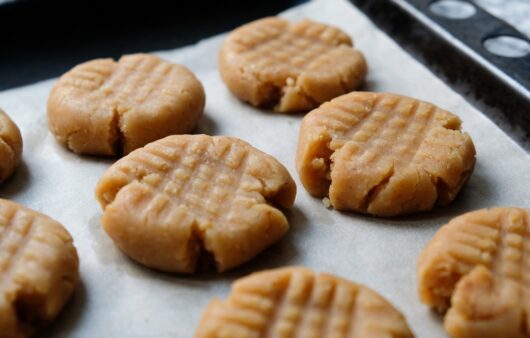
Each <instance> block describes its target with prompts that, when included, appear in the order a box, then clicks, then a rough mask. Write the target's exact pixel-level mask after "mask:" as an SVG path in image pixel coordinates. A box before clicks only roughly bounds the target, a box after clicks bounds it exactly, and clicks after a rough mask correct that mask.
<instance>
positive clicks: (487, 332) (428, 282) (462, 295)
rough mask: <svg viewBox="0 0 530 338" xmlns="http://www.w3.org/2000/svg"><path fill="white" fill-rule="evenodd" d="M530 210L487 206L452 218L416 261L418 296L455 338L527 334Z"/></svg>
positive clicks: (528, 334) (516, 336) (529, 287)
mask: <svg viewBox="0 0 530 338" xmlns="http://www.w3.org/2000/svg"><path fill="white" fill-rule="evenodd" d="M529 248H530V210H529V209H522V208H492V209H482V210H477V211H473V212H469V213H466V214H464V215H461V216H458V217H456V218H454V219H452V220H451V221H450V222H449V223H448V224H446V225H444V226H443V227H442V228H440V230H438V232H437V233H436V234H435V235H434V237H433V238H432V240H431V241H430V242H429V244H428V245H427V246H426V247H425V249H424V250H423V252H422V254H421V255H420V258H419V260H418V267H417V278H418V290H419V296H420V300H421V301H422V302H423V303H425V304H427V305H429V306H431V307H433V308H435V309H437V310H438V311H440V312H445V311H447V310H449V311H448V312H447V314H446V316H445V320H444V326H445V329H446V330H447V332H448V333H449V334H450V335H451V337H454V338H475V337H484V338H504V337H510V338H512V337H513V338H518V337H521V338H523V337H530V328H529V327H528V322H529V319H530V317H529V316H530V270H529V266H528V262H529V259H530V251H529Z"/></svg>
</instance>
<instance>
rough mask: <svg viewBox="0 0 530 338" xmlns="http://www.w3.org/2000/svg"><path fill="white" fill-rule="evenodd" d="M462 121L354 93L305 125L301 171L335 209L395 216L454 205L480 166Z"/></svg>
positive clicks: (419, 105)
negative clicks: (462, 129)
mask: <svg viewBox="0 0 530 338" xmlns="http://www.w3.org/2000/svg"><path fill="white" fill-rule="evenodd" d="M460 124H461V121H460V119H459V118H458V117H457V116H455V115H453V114H451V113H449V112H447V111H445V110H443V109H440V108H438V107H436V106H435V105H432V104H430V103H427V102H423V101H419V100H416V99H412V98H408V97H404V96H399V95H394V94H387V93H369V92H354V93H350V94H346V95H343V96H341V97H338V98H336V99H334V100H332V101H330V102H327V103H325V104H323V105H322V106H320V107H319V108H317V109H315V110H313V111H311V112H310V113H309V114H307V115H306V116H305V117H304V119H303V120H302V125H301V127H300V134H299V140H298V149H297V156H296V167H297V170H298V173H299V175H300V179H301V181H302V183H303V185H304V187H305V188H306V189H307V191H308V192H309V193H311V194H312V195H314V196H317V197H326V196H329V203H330V204H331V206H333V207H334V208H335V209H338V210H352V211H356V212H360V213H367V214H371V215H376V216H396V215H403V214H410V213H415V212H420V211H425V210H430V209H432V208H433V206H434V205H435V204H439V205H445V204H447V203H449V202H451V201H452V200H453V199H454V198H455V197H456V195H457V194H458V192H459V191H460V189H461V188H462V186H463V185H464V183H465V182H466V181H467V180H468V178H469V176H470V175H471V172H472V171H473V167H474V164H475V147H474V145H473V142H472V141H471V138H470V137H469V135H468V134H467V133H463V132H462V131H461V130H460Z"/></svg>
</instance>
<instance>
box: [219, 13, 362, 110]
mask: <svg viewBox="0 0 530 338" xmlns="http://www.w3.org/2000/svg"><path fill="white" fill-rule="evenodd" d="M219 64H220V65H219V69H220V71H221V76H222V78H223V81H224V82H225V84H226V85H227V86H228V88H229V89H230V90H231V91H232V93H234V94H235V95H236V96H237V97H238V98H240V99H241V100H243V101H246V102H249V103H250V104H252V105H254V106H263V107H273V108H274V110H276V111H278V112H282V113H289V112H296V111H308V110H311V109H313V108H316V107H318V106H319V105H320V104H321V103H322V102H325V101H328V100H330V99H332V98H334V97H336V96H339V95H342V94H345V93H348V92H350V91H352V90H355V89H357V88H359V87H360V85H361V84H362V82H363V80H364V78H365V76H366V71H367V70H366V69H367V66H366V62H365V60H364V57H363V54H362V53H360V52H359V51H357V50H355V49H354V48H353V47H352V41H351V39H350V37H349V36H348V35H347V34H346V33H344V32H343V31H341V30H340V29H338V28H335V27H333V26H329V25H325V24H322V23H318V22H314V21H311V20H303V21H301V22H298V23H290V22H288V21H286V20H284V19H280V18H276V17H270V18H265V19H261V20H257V21H254V22H251V23H248V24H246V25H243V26H241V27H239V28H237V29H236V30H234V31H233V32H232V33H230V34H229V35H228V37H227V39H226V41H225V42H224V44H223V46H222V48H221V51H220V54H219Z"/></svg>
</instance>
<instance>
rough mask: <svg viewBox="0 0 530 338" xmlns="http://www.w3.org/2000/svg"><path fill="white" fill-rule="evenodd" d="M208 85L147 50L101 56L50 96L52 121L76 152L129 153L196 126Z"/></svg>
mask: <svg viewBox="0 0 530 338" xmlns="http://www.w3.org/2000/svg"><path fill="white" fill-rule="evenodd" d="M204 103H205V95H204V90H203V87H202V85H201V83H200V82H199V80H197V78H196V77H195V75H193V73H192V72H191V71H190V70H188V69H187V68H186V67H184V66H181V65H177V64H173V63H169V62H166V61H164V60H162V59H161V58H159V57H156V56H154V55H148V54H133V55H125V56H122V57H121V58H120V60H119V61H118V62H116V61H114V60H112V59H96V60H92V61H88V62H85V63H83V64H80V65H78V66H76V67H74V68H73V69H72V70H70V71H69V72H67V73H66V74H64V75H63V76H61V78H60V79H59V81H58V82H57V84H56V85H55V86H54V87H53V89H52V91H51V93H50V97H49V99H48V125H49V128H50V130H51V131H52V133H53V134H54V135H55V137H56V138H57V140H58V141H59V142H61V143H63V144H65V145H66V146H67V147H68V148H69V149H70V150H72V151H74V152H76V153H82V154H93V155H117V154H122V153H123V154H128V153H129V152H131V151H132V150H134V149H136V148H139V147H143V146H144V145H146V144H147V143H149V142H152V141H155V140H158V139H161V138H163V137H165V136H168V135H173V134H186V133H189V132H191V131H192V130H193V128H194V127H195V126H196V124H197V121H198V120H199V118H200V117H201V115H202V112H203V109H204Z"/></svg>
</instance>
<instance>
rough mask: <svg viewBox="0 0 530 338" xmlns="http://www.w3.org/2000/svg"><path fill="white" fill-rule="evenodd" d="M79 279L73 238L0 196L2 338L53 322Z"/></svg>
mask: <svg viewBox="0 0 530 338" xmlns="http://www.w3.org/2000/svg"><path fill="white" fill-rule="evenodd" d="M78 279H79V261H78V258H77V252H76V249H75V247H74V245H73V243H72V237H70V234H69V233H68V231H67V230H66V229H65V228H64V227H63V226H62V225H61V224H59V223H58V222H56V221H54V220H52V219H51V218H49V217H47V216H45V215H43V214H40V213H38V212H35V211H33V210H30V209H27V208H25V207H23V206H21V205H18V204H16V203H13V202H10V201H7V200H3V199H0V337H2V338H23V337H28V336H30V335H32V334H33V333H34V332H35V331H36V330H37V329H38V328H39V327H41V326H43V325H45V324H48V323H49V322H51V321H52V320H53V319H54V318H55V317H56V316H57V315H58V313H59V312H60V311H61V309H62V308H63V306H64V304H65V303H66V302H67V301H68V299H69V298H70V296H71V295H72V292H73V291H74V288H75V286H76V284H77V282H78Z"/></svg>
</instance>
